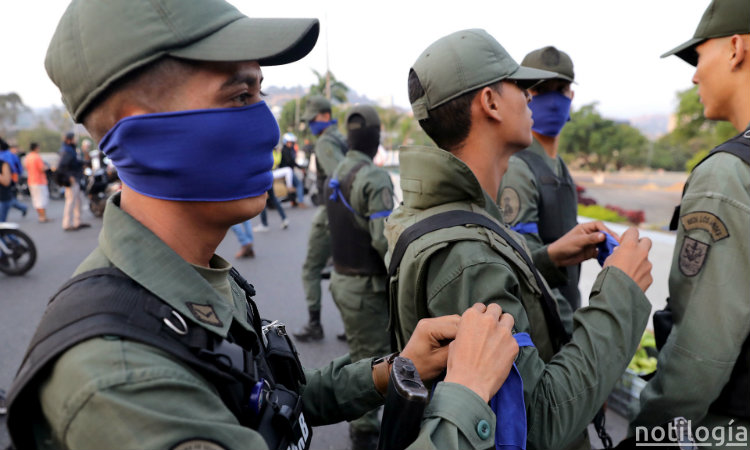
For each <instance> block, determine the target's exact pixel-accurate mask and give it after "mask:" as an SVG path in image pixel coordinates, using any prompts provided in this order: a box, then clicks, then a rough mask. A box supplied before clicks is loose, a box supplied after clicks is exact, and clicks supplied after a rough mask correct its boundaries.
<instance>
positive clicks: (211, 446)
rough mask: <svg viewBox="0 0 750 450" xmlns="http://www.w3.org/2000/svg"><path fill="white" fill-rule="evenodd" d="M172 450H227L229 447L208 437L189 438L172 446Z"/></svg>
mask: <svg viewBox="0 0 750 450" xmlns="http://www.w3.org/2000/svg"><path fill="white" fill-rule="evenodd" d="M170 450H227V448H226V447H224V446H223V445H221V444H218V443H216V442H214V441H208V440H206V439H188V440H186V441H182V442H180V443H179V444H177V445H175V446H174V447H172V448H170Z"/></svg>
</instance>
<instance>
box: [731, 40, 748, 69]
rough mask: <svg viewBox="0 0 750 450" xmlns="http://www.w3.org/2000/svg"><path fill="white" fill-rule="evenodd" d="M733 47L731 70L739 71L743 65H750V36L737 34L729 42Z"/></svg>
mask: <svg viewBox="0 0 750 450" xmlns="http://www.w3.org/2000/svg"><path fill="white" fill-rule="evenodd" d="M729 45H730V46H731V59H730V65H731V69H732V70H733V71H734V70H738V69H740V68H741V66H742V65H743V63H744V64H745V65H747V64H750V55H748V53H749V52H750V37H748V35H740V34H735V35H733V36H732V37H731V38H730V40H729Z"/></svg>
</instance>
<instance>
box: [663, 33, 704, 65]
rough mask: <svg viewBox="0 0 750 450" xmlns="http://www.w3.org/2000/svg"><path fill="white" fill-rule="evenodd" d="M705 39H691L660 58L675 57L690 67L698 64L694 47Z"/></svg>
mask: <svg viewBox="0 0 750 450" xmlns="http://www.w3.org/2000/svg"><path fill="white" fill-rule="evenodd" d="M705 40H706V39H705V38H693V39H690V40H689V41H687V42H685V43H684V44H682V45H678V46H677V47H675V48H673V49H672V50H670V51H668V52H667V53H665V54H663V55H661V57H662V58H666V57H667V56H671V55H676V56H679V57H680V58H682V59H683V60H684V61H685V62H686V63H688V64H691V65H693V66H694V65H696V64H698V55H697V54H696V53H695V46H696V45H698V44H700V43H701V42H703V41H705Z"/></svg>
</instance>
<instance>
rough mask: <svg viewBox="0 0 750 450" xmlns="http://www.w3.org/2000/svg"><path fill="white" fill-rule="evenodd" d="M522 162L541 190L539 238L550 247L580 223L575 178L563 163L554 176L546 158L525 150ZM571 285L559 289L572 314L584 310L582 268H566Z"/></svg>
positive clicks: (521, 155) (577, 266) (518, 154)
mask: <svg viewBox="0 0 750 450" xmlns="http://www.w3.org/2000/svg"><path fill="white" fill-rule="evenodd" d="M515 156H516V157H518V158H519V159H520V160H521V161H523V162H525V163H526V165H527V166H529V169H531V172H532V173H533V174H534V178H535V179H536V185H537V186H538V189H539V205H538V207H537V211H538V214H539V223H538V228H539V237H540V238H541V239H542V242H543V243H544V244H545V245H547V244H550V243H552V242H554V241H556V240H558V239H559V238H561V237H562V236H563V235H564V234H565V233H567V232H568V231H570V230H571V229H573V228H574V227H575V226H576V225H577V224H578V220H577V217H578V194H577V193H576V185H575V182H573V178H572V177H571V176H570V172H568V168H567V167H566V166H565V164H564V163H561V164H560V166H561V168H562V174H561V176H559V177H558V176H557V175H555V172H553V171H552V170H551V169H550V167H549V166H548V165H547V163H546V162H545V161H544V158H542V157H541V156H539V155H537V154H536V153H534V152H532V151H529V150H523V151H520V152H518V153H516V154H515ZM565 270H566V272H567V278H568V282H567V283H566V284H564V285H562V286H558V287H557V288H558V289H559V290H560V292H561V293H562V294H563V296H564V297H565V299H566V300H567V301H568V303H570V306H571V308H572V309H573V311H575V310H577V309H578V308H580V307H581V293H580V291H579V290H578V281H579V279H580V276H581V265H580V264H576V265H574V266H568V267H566V268H565Z"/></svg>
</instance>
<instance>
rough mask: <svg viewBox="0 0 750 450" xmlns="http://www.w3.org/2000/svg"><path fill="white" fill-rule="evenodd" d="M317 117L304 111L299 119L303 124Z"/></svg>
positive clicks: (313, 113)
mask: <svg viewBox="0 0 750 450" xmlns="http://www.w3.org/2000/svg"><path fill="white" fill-rule="evenodd" d="M317 115H318V114H317V113H315V112H311V111H305V112H304V113H302V117H301V118H300V119H302V121H303V122H309V121H311V120H313V119H314V118H315V116H317Z"/></svg>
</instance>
